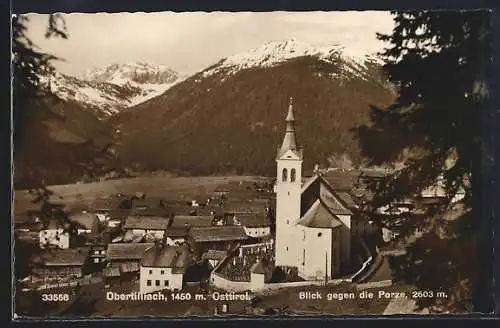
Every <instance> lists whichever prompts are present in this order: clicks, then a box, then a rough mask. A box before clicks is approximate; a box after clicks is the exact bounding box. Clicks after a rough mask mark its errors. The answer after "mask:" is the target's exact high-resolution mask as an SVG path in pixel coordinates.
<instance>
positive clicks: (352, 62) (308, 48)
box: [202, 38, 369, 77]
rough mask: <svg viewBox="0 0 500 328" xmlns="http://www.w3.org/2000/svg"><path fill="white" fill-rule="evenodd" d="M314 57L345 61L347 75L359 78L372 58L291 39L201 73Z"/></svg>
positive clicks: (214, 66)
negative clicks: (357, 75) (350, 74)
mask: <svg viewBox="0 0 500 328" xmlns="http://www.w3.org/2000/svg"><path fill="white" fill-rule="evenodd" d="M303 56H311V57H317V58H319V59H320V60H322V61H325V62H329V63H334V62H338V61H339V60H342V61H343V63H344V67H343V68H344V70H345V71H346V72H347V73H352V74H357V73H360V72H363V71H364V70H365V69H366V66H365V61H366V60H368V59H369V58H368V57H367V56H366V55H360V53H359V51H358V50H356V51H354V50H353V51H349V50H346V49H345V48H343V47H341V46H340V45H332V46H322V47H315V46H312V45H310V44H308V43H306V42H302V41H299V40H297V39H295V38H290V39H287V40H284V41H270V42H266V43H264V44H262V45H261V46H259V47H257V48H254V49H251V50H250V51H247V52H241V53H237V54H235V55H232V56H229V57H227V58H225V59H223V60H221V61H219V62H218V63H217V64H215V65H213V66H211V67H210V68H208V69H206V70H205V71H203V72H202V76H203V77H207V76H210V75H213V74H215V73H218V72H221V71H224V72H226V73H227V74H229V75H231V74H234V73H236V72H238V71H240V70H242V69H249V68H253V67H272V66H275V65H277V64H280V63H283V62H285V61H287V60H290V59H293V58H297V57H303Z"/></svg>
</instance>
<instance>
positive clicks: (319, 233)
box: [318, 232, 335, 239]
mask: <svg viewBox="0 0 500 328" xmlns="http://www.w3.org/2000/svg"><path fill="white" fill-rule="evenodd" d="M322 235H323V234H322V233H321V232H318V237H321V236H322ZM334 236H335V234H334ZM334 239H335V238H334Z"/></svg>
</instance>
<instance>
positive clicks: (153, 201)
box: [132, 197, 166, 208]
mask: <svg viewBox="0 0 500 328" xmlns="http://www.w3.org/2000/svg"><path fill="white" fill-rule="evenodd" d="M165 203H166V200H165V199H163V198H161V197H145V198H134V199H132V208H140V207H143V208H159V207H163V206H164V205H165Z"/></svg>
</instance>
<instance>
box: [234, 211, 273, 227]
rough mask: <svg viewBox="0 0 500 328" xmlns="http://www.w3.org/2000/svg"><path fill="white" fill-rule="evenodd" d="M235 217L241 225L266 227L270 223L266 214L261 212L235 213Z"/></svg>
mask: <svg viewBox="0 0 500 328" xmlns="http://www.w3.org/2000/svg"><path fill="white" fill-rule="evenodd" d="M235 216H236V219H237V220H238V221H239V222H240V223H241V225H242V226H245V227H247V228H250V227H268V226H270V225H271V222H269V219H268V218H267V216H266V215H262V214H253V213H251V214H236V215H235Z"/></svg>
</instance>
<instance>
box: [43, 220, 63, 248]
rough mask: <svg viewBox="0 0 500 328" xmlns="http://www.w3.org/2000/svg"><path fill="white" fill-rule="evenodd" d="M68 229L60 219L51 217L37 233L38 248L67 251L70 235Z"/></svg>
mask: <svg viewBox="0 0 500 328" xmlns="http://www.w3.org/2000/svg"><path fill="white" fill-rule="evenodd" d="M68 228H69V226H68V227H65V225H64V224H63V222H62V219H58V218H55V217H52V218H50V219H49V220H48V222H46V223H45V224H43V227H42V228H41V229H40V231H39V232H38V236H39V241H40V248H41V249H45V248H52V247H55V248H60V249H68V248H69V247H70V239H71V236H70V233H69V230H68Z"/></svg>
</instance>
